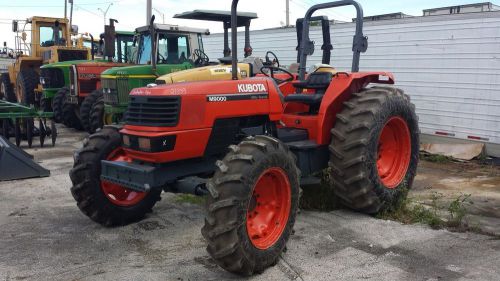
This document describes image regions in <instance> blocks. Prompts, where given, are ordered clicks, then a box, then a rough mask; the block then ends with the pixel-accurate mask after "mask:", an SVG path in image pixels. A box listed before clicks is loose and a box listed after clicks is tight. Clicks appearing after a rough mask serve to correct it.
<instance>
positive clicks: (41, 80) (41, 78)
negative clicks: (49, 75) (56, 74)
mask: <svg viewBox="0 0 500 281" xmlns="http://www.w3.org/2000/svg"><path fill="white" fill-rule="evenodd" d="M40 84H42V85H45V78H43V77H40Z"/></svg>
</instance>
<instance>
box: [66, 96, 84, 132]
mask: <svg viewBox="0 0 500 281" xmlns="http://www.w3.org/2000/svg"><path fill="white" fill-rule="evenodd" d="M79 112H80V109H79V108H78V105H76V104H72V103H68V102H67V100H65V101H64V102H63V106H62V120H63V123H64V125H65V126H66V127H69V128H73V129H76V130H82V129H83V126H82V123H81V121H80V118H79V117H78V114H77V113H79Z"/></svg>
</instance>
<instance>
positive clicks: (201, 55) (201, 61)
mask: <svg viewBox="0 0 500 281" xmlns="http://www.w3.org/2000/svg"><path fill="white" fill-rule="evenodd" d="M193 56H194V57H195V58H196V59H195V61H194V64H195V65H202V66H203V65H208V63H209V62H210V58H209V57H208V56H207V54H205V52H203V51H202V50H200V49H195V50H194V53H193Z"/></svg>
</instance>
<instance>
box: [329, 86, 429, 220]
mask: <svg viewBox="0 0 500 281" xmlns="http://www.w3.org/2000/svg"><path fill="white" fill-rule="evenodd" d="M344 105H345V106H344V109H343V110H342V111H341V112H340V113H339V114H337V121H336V123H335V126H334V128H333V129H332V131H331V132H332V142H331V144H330V147H329V149H330V152H331V153H330V168H331V173H332V180H333V184H334V191H335V193H336V195H338V196H339V198H340V199H341V201H342V203H343V204H344V205H345V206H347V207H349V208H351V209H353V210H356V211H360V212H363V213H367V214H375V213H378V212H381V211H385V210H391V209H393V208H394V207H396V206H398V205H399V203H400V202H401V200H402V199H404V198H406V195H407V193H408V191H409V190H410V188H411V186H412V184H413V179H414V178H415V175H416V172H417V164H418V160H419V145H420V144H419V128H418V117H417V115H416V113H415V106H414V105H413V104H411V103H410V99H409V97H408V96H407V95H405V94H404V93H403V91H402V90H399V89H396V88H390V87H373V88H369V89H364V90H362V91H361V92H360V93H356V94H354V95H353V97H352V98H351V99H350V100H348V101H347V102H345V103H344Z"/></svg>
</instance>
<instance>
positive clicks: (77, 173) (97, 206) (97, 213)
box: [70, 127, 161, 226]
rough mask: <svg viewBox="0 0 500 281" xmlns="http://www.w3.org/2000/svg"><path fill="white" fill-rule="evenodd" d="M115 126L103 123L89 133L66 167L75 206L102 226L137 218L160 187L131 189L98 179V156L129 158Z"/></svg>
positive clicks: (148, 207)
mask: <svg viewBox="0 0 500 281" xmlns="http://www.w3.org/2000/svg"><path fill="white" fill-rule="evenodd" d="M121 146H122V141H121V136H120V133H119V131H118V129H117V128H115V127H106V128H104V129H102V130H101V131H99V132H98V133H96V134H93V135H91V136H90V137H89V139H88V141H86V142H84V146H83V148H82V149H81V150H79V151H77V152H76V153H75V163H74V165H73V169H71V171H70V178H71V181H72V183H73V187H71V194H72V195H73V198H75V200H76V202H77V206H78V208H80V210H81V211H82V212H83V213H84V214H85V215H87V216H88V217H90V219H92V220H93V221H95V222H97V223H99V224H102V225H104V226H116V225H126V224H129V223H132V222H136V221H139V220H141V219H142V218H143V217H144V216H145V215H146V213H148V212H150V211H151V209H152V208H153V206H154V205H155V204H156V202H157V201H159V200H160V194H161V189H152V190H151V191H149V192H135V191H132V190H130V189H126V188H124V187H122V186H119V185H115V184H112V183H108V182H104V181H101V179H100V176H101V160H106V159H107V160H110V161H131V159H130V158H128V157H127V156H126V154H125V153H123V150H122V149H121Z"/></svg>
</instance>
